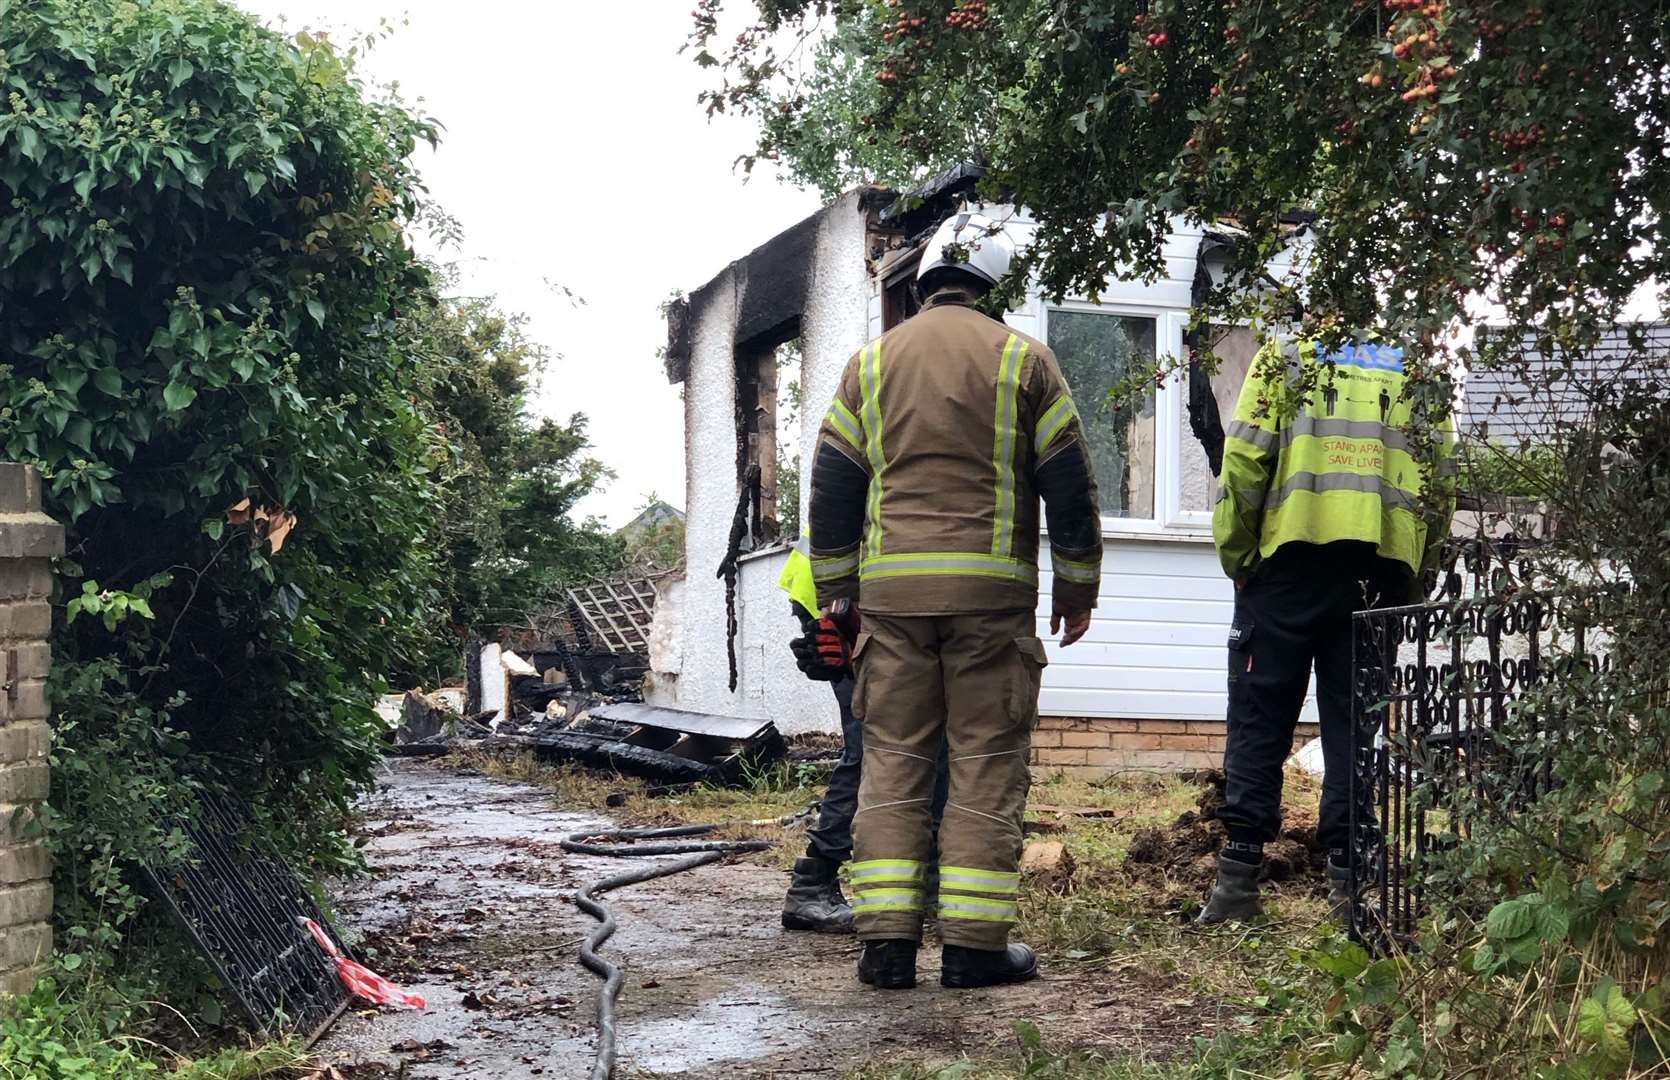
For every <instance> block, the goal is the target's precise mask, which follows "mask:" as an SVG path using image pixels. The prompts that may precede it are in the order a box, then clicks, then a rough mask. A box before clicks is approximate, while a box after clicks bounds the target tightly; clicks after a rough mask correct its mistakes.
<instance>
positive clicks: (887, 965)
mask: <svg viewBox="0 0 1670 1080" xmlns="http://www.w3.org/2000/svg"><path fill="white" fill-rule="evenodd" d="M858 981H859V982H861V983H863V984H864V985H866V986H873V987H875V988H876V989H878V990H909V989H910V988H911V987H913V986H915V985H916V942H914V941H907V940H902V939H899V940H891V941H866V942H865V943H864V953H863V955H861V956H860V957H859V958H858Z"/></svg>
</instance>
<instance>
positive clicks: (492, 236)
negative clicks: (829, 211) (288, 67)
mask: <svg viewBox="0 0 1670 1080" xmlns="http://www.w3.org/2000/svg"><path fill="white" fill-rule="evenodd" d="M238 2H239V3H241V4H242V6H243V7H245V8H246V9H247V10H249V11H252V12H254V13H255V14H257V15H259V16H260V17H262V18H263V19H265V20H267V21H268V22H269V23H276V22H277V20H278V19H279V18H280V17H282V18H284V19H285V20H286V25H287V26H288V27H289V28H290V29H292V30H295V29H299V28H303V27H321V26H323V27H328V28H331V29H332V30H333V37H335V38H337V40H339V41H341V40H343V33H344V32H345V31H347V30H372V29H375V28H376V27H377V25H378V21H379V20H380V19H382V18H385V17H386V18H389V19H391V20H392V21H395V22H399V21H401V20H405V22H406V25H404V26H398V27H397V28H396V30H395V33H394V35H393V37H391V38H390V39H388V40H387V41H385V42H383V43H382V44H380V45H378V46H377V48H376V49H375V50H374V51H373V53H372V54H371V57H370V58H369V60H368V61H367V62H366V64H365V66H364V69H363V70H364V71H365V72H366V73H367V74H368V75H369V76H371V77H372V78H374V79H376V80H377V81H379V82H397V83H398V84H399V86H400V90H401V93H402V95H403V96H404V97H405V98H406V99H407V100H408V101H411V102H418V101H421V104H422V111H423V112H425V113H426V114H428V115H430V116H433V117H435V118H436V119H438V120H440V121H441V123H443V124H444V125H446V133H445V136H444V140H443V141H442V143H441V147H440V149H439V150H438V151H436V152H434V153H431V152H430V151H429V150H428V149H427V148H425V149H424V150H423V151H422V152H421V153H420V155H419V165H420V167H421V168H422V171H423V175H424V177H425V179H426V180H427V182H428V184H429V188H430V191H431V193H432V195H433V196H434V197H435V198H436V199H437V200H438V201H439V202H440V204H441V205H442V206H444V207H445V208H446V209H447V211H448V212H450V213H451V214H452V215H453V216H455V217H456V218H458V219H459V221H460V222H461V224H462V225H463V228H464V240H463V244H462V246H461V248H460V249H458V250H454V251H450V252H445V253H442V257H444V258H447V259H450V260H456V261H458V262H459V263H460V266H461V269H462V270H463V272H464V274H465V279H464V282H463V288H464V290H465V291H466V292H468V293H470V294H487V293H490V294H494V295H496V296H498V298H499V299H500V301H501V302H502V304H503V305H504V306H505V307H506V308H507V309H509V310H513V311H521V312H525V313H526V314H527V315H528V316H529V318H530V320H531V322H530V330H531V332H532V335H533V336H534V337H535V338H536V339H538V340H539V341H542V342H544V343H545V344H546V345H548V346H549V347H550V348H551V349H552V351H553V352H555V353H557V354H559V358H558V359H556V360H555V361H554V362H553V364H552V367H551V370H550V372H549V374H548V375H547V376H546V379H545V383H544V385H543V386H542V387H541V390H540V394H539V396H538V399H537V401H536V402H535V410H536V411H537V412H539V413H542V414H548V415H552V416H559V417H566V416H567V415H568V414H569V413H571V412H575V411H580V412H584V413H585V414H586V415H587V416H589V417H590V418H591V428H590V431H591V438H592V442H593V443H594V444H595V447H596V449H595V451H594V452H595V454H596V456H597V457H599V458H600V459H601V460H603V461H604V462H606V463H608V464H609V465H610V466H612V467H613V468H614V469H615V471H616V472H618V473H619V474H620V475H619V478H618V479H616V480H615V481H613V483H611V484H610V486H609V489H608V490H607V491H606V492H605V493H603V494H601V495H598V496H594V497H593V498H592V499H590V500H588V501H587V502H586V503H585V504H583V506H582V512H585V513H595V514H598V515H600V516H602V517H604V518H606V519H607V520H608V521H609V522H610V523H611V524H613V525H622V524H625V522H626V521H627V520H629V519H630V518H631V516H632V514H633V512H634V509H635V508H636V507H637V505H638V504H639V502H640V501H641V500H642V498H643V496H644V495H645V494H646V493H648V492H650V491H655V492H656V493H658V494H659V495H660V496H661V497H662V498H663V499H665V500H666V501H667V502H670V503H672V504H673V505H674V506H678V507H680V508H681V509H682V508H683V505H684V415H683V411H682V408H683V407H682V405H681V403H680V401H679V395H678V388H677V387H674V386H670V385H668V383H667V379H666V376H665V374H664V373H663V371H662V368H661V365H660V363H659V362H658V361H657V360H656V358H655V350H656V348H657V347H658V346H659V345H661V344H663V343H664V342H665V341H666V327H665V325H664V323H663V322H662V320H661V317H660V314H659V312H658V310H657V308H658V306H659V305H660V303H661V302H662V301H663V300H664V299H666V297H667V296H668V294H669V293H671V292H672V290H674V289H675V288H676V289H683V290H685V291H686V292H689V291H691V290H693V289H695V288H696V287H698V286H700V285H702V284H703V283H704V282H706V281H707V280H708V279H709V278H711V277H713V276H714V275H715V274H717V273H718V272H719V271H720V270H721V269H722V268H723V267H724V266H725V264H727V263H729V262H730V261H731V260H732V259H735V258H737V257H739V256H741V255H744V254H746V253H747V252H748V251H750V250H751V249H753V248H754V247H756V246H757V245H759V244H760V243H762V242H764V241H765V240H768V239H770V238H771V237H772V236H773V235H775V234H776V233H778V232H780V231H781V230H783V229H784V228H787V227H788V226H789V225H792V224H794V223H795V222H796V221H798V220H800V219H801V218H802V217H805V216H806V215H807V214H810V213H812V212H813V211H814V210H816V209H817V208H818V206H819V205H820V200H819V198H818V197H817V195H816V194H815V193H813V192H807V191H801V190H797V189H795V188H792V187H789V186H788V185H785V184H782V183H778V182H777V181H776V180H775V179H774V178H773V177H772V176H769V175H756V177H755V178H754V179H753V180H751V181H749V182H747V183H744V181H743V179H742V176H741V174H739V173H736V172H733V170H732V168H731V162H732V161H733V159H735V157H736V156H737V155H738V154H739V153H740V152H742V151H743V150H745V149H746V148H747V147H748V146H749V144H750V143H749V140H750V135H751V132H752V128H751V126H750V125H749V124H748V123H747V122H745V121H733V120H729V119H727V118H721V119H719V120H716V121H715V122H713V123H711V124H710V123H708V121H707V119H706V116H705V114H704V113H703V111H702V110H701V109H700V108H699V107H698V106H697V104H696V92H697V91H698V90H699V89H701V88H702V87H703V86H704V85H705V83H704V79H705V78H707V76H705V75H704V73H703V72H701V71H700V70H699V69H698V68H697V67H696V65H695V64H694V63H692V62H691V60H690V58H689V56H688V55H684V56H681V55H679V52H678V48H679V45H680V44H682V43H683V41H684V37H685V34H686V31H687V30H688V28H689V26H690V8H691V0H632V2H631V3H629V4H628V3H618V4H599V3H595V2H588V3H581V2H579V0H555V2H548V3H528V2H518V0H466V2H462V3H461V2H459V0H238ZM547 281H550V282H555V283H558V284H560V285H563V286H566V287H567V288H570V289H572V290H574V291H575V292H576V293H578V294H579V295H580V296H581V297H583V298H584V299H585V301H586V302H585V304H584V305H583V306H581V307H574V306H572V305H571V304H570V303H569V301H568V300H567V299H565V298H564V297H563V296H562V295H561V294H560V293H558V292H555V291H553V290H552V289H551V288H549V287H548V286H547V285H546V284H545V283H546V282H547Z"/></svg>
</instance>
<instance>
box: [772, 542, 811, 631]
mask: <svg viewBox="0 0 1670 1080" xmlns="http://www.w3.org/2000/svg"><path fill="white" fill-rule="evenodd" d="M811 552H812V539H811V537H809V536H805V535H802V536H801V538H800V540H799V541H798V542H797V543H796V544H795V545H794V549H793V550H791V551H790V552H789V561H788V562H786V563H784V564H783V573H782V576H780V577H779V578H778V579H777V587H778V588H779V589H782V590H783V591H784V592H786V593H788V594H789V599H790V600H793V601H794V602H795V603H797V604H799V605H800V606H801V607H803V608H805V609H806V613H807V614H809V615H811V616H812V617H813V618H816V617H817V615H818V583H817V580H816V579H815V578H814V577H813V576H812V555H811Z"/></svg>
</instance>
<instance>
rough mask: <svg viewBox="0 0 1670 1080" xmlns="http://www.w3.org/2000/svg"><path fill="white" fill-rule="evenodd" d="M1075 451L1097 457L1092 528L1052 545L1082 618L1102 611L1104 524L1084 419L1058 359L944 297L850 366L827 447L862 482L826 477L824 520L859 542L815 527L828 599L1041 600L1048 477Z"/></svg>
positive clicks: (817, 564) (1060, 592)
mask: <svg viewBox="0 0 1670 1080" xmlns="http://www.w3.org/2000/svg"><path fill="white" fill-rule="evenodd" d="M1070 447H1071V448H1076V451H1077V454H1076V456H1077V457H1082V458H1083V460H1084V462H1086V464H1085V465H1083V466H1076V467H1075V471H1073V472H1072V475H1073V476H1074V477H1075V478H1076V479H1074V480H1073V481H1071V484H1070V486H1071V488H1072V495H1073V499H1072V502H1073V504H1074V505H1075V506H1082V507H1083V508H1084V512H1083V513H1080V514H1077V515H1075V516H1076V517H1087V518H1088V519H1093V520H1091V521H1090V522H1089V524H1088V528H1086V527H1085V526H1084V524H1082V523H1081V526H1080V527H1079V528H1078V529H1076V530H1072V531H1071V532H1070V533H1069V532H1063V533H1062V535H1064V536H1069V537H1070V539H1069V541H1068V543H1066V544H1057V543H1052V544H1051V555H1052V566H1051V569H1052V571H1053V572H1054V590H1055V596H1056V599H1057V600H1058V601H1059V602H1062V603H1064V604H1066V605H1067V606H1068V607H1070V608H1073V609H1076V610H1083V609H1088V608H1092V607H1094V606H1095V604H1096V596H1097V593H1098V584H1099V581H1100V578H1101V565H1102V546H1101V530H1100V525H1099V518H1096V515H1095V506H1096V492H1095V479H1094V477H1093V476H1091V475H1090V473H1089V469H1088V464H1087V463H1088V454H1087V453H1086V452H1085V446H1084V435H1083V431H1082V428H1081V425H1080V422H1079V417H1078V410H1077V408H1076V407H1075V406H1074V404H1073V399H1072V395H1071V393H1069V391H1068V388H1067V383H1066V380H1065V379H1064V378H1063V377H1062V375H1061V369H1060V367H1058V366H1057V364H1056V360H1055V356H1054V355H1053V354H1052V353H1051V352H1050V350H1049V349H1048V348H1046V347H1045V346H1044V345H1042V344H1041V343H1039V342H1037V341H1035V340H1033V339H1032V338H1030V337H1027V336H1026V335H1025V334H1019V333H1016V332H1015V331H1013V330H1011V329H1009V327H1008V326H1006V325H1004V324H1003V323H1001V322H998V321H996V320H994V319H990V318H987V317H986V316H985V315H982V314H980V313H979V312H977V311H975V310H974V309H973V308H972V307H969V306H967V304H966V303H962V302H956V301H951V302H947V301H945V300H944V299H943V298H942V297H936V298H935V301H934V302H932V303H930V305H929V306H928V307H926V308H925V309H924V310H923V311H921V312H920V313H919V314H917V315H916V316H915V317H913V318H911V319H910V320H908V321H906V322H905V323H903V324H901V325H899V326H897V327H895V328H894V329H892V330H890V331H889V332H888V333H886V334H885V335H883V336H882V337H881V338H879V339H877V340H875V341H872V342H871V343H870V344H869V345H867V346H865V347H864V348H863V349H862V350H860V351H859V353H858V355H857V356H855V357H853V358H852V360H851V361H850V362H849V363H848V364H847V367H846V371H845V372H844V373H843V375H842V377H841V383H840V386H839V388H838V389H837V391H836V394H835V400H834V402H833V403H832V404H831V405H830V407H829V412H828V414H827V415H826V416H825V418H824V422H823V429H822V431H821V433H820V435H819V444H818V451H817V453H818V454H819V455H820V456H821V455H826V454H829V453H831V452H838V453H839V454H841V455H844V457H845V458H846V459H847V462H850V463H851V464H850V465H849V464H847V462H840V463H839V464H840V465H841V468H842V469H849V470H850V469H852V468H853V467H854V466H856V467H857V468H858V469H861V470H862V471H863V476H861V477H860V478H859V482H858V483H857V484H855V485H852V486H851V487H850V488H848V487H846V486H842V487H841V488H840V489H839V490H836V489H835V488H833V487H832V486H831V485H830V484H828V483H823V484H820V481H819V477H820V475H821V476H831V475H833V474H832V473H827V472H823V471H821V470H820V469H818V468H816V467H814V470H813V478H812V498H811V514H810V517H811V519H812V520H813V521H814V522H816V521H840V522H843V523H845V522H850V523H851V525H852V528H851V533H852V536H851V537H847V536H843V535H841V534H840V531H837V532H836V533H833V534H826V533H825V532H824V531H823V527H822V526H818V527H817V528H816V529H814V535H813V540H814V543H813V547H812V567H813V571H814V574H815V577H816V580H817V585H818V595H819V598H820V600H821V601H822V602H823V603H824V604H825V605H827V604H828V602H829V601H830V600H831V599H834V598H835V597H837V596H849V597H854V598H856V599H857V600H858V602H859V604H860V606H861V607H863V608H864V609H865V610H869V611H876V612H886V613H892V614H941V613H943V614H952V613H958V612H972V611H995V610H1003V609H1013V608H1030V607H1033V606H1035V605H1036V604H1037V600H1038V552H1039V547H1040V544H1039V532H1040V530H1039V507H1038V503H1039V487H1038V485H1037V484H1036V483H1035V480H1036V477H1037V473H1038V470H1039V468H1040V467H1042V466H1046V465H1048V464H1050V463H1051V462H1053V461H1055V460H1057V459H1058V458H1061V457H1062V455H1063V453H1064V451H1066V450H1067V449H1068V448H1070ZM838 471H839V470H837V472H838ZM854 475H857V474H854ZM1057 486H1058V487H1059V486H1060V485H1059V483H1058V484H1057ZM1054 490H1055V488H1052V489H1051V491H1054ZM834 503H839V504H840V505H832V504H834ZM860 503H862V506H860V505H859V504H860ZM1066 503H1067V500H1065V499H1063V500H1062V505H1066ZM1056 516H1057V515H1056V512H1055V511H1054V510H1052V511H1051V535H1052V537H1053V536H1055V535H1056V533H1057V530H1056ZM1063 516H1065V515H1063ZM860 517H861V519H862V529H861V530H860V529H859V528H858V522H859V520H860ZM853 538H856V542H851V540H852V539H853ZM822 544H832V545H833V544H840V545H841V546H832V547H823V546H820V545H822Z"/></svg>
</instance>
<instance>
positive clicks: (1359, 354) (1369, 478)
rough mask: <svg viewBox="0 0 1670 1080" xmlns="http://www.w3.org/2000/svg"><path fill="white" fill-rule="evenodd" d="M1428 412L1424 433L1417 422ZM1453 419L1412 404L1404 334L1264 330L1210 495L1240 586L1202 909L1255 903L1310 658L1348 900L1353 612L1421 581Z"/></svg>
mask: <svg viewBox="0 0 1670 1080" xmlns="http://www.w3.org/2000/svg"><path fill="white" fill-rule="evenodd" d="M1429 412H1430V413H1431V415H1427V414H1428V413H1429ZM1423 429H1424V431H1425V432H1426V435H1427V438H1425V439H1424V440H1423V439H1422V438H1420V437H1418V436H1417V435H1416V434H1415V433H1416V432H1419V431H1422V430H1423ZM1453 431H1454V426H1453V422H1452V421H1451V420H1450V418H1449V415H1448V407H1447V403H1446V402H1444V401H1442V400H1439V401H1438V402H1437V403H1436V408H1432V407H1430V405H1429V404H1428V403H1423V405H1422V407H1421V409H1420V410H1419V411H1417V410H1416V408H1415V403H1414V402H1413V401H1412V395H1411V394H1410V393H1409V392H1408V389H1407V387H1406V384H1405V381H1404V372H1403V350H1402V349H1400V348H1397V347H1393V346H1385V345H1378V344H1373V343H1362V344H1357V345H1351V346H1346V347H1345V348H1343V349H1340V350H1338V351H1336V352H1334V353H1331V354H1327V355H1320V354H1319V352H1318V350H1317V349H1316V348H1315V346H1314V345H1312V344H1311V343H1309V342H1302V343H1300V342H1289V343H1285V344H1284V343H1281V342H1271V343H1270V344H1268V345H1267V346H1265V347H1264V348H1263V349H1262V350H1260V352H1259V354H1258V356H1257V357H1256V358H1255V359H1254V362H1253V368H1252V370H1251V371H1250V372H1249V373H1248V375H1247V381H1246V383H1245V384H1244V385H1243V387H1242V389H1241V397H1240V402H1239V404H1238V405H1237V407H1236V411H1235V419H1234V422H1233V423H1231V424H1230V426H1229V429H1228V431H1227V432H1226V436H1227V437H1226V439H1225V441H1224V462H1223V474H1222V487H1221V489H1220V492H1219V496H1218V503H1217V506H1216V508H1215V510H1214V512H1213V532H1214V535H1215V537H1216V540H1217V545H1218V555H1219V558H1220V559H1221V561H1222V562H1223V567H1224V572H1225V573H1226V574H1228V575H1229V576H1230V577H1231V578H1232V579H1233V580H1234V582H1235V589H1236V594H1235V616H1234V620H1233V622H1232V624H1231V627H1230V632H1229V658H1228V659H1229V716H1228V727H1229V730H1228V737H1227V740H1226V745H1225V748H1224V773H1225V774H1226V777H1227V782H1226V787H1225V791H1224V806H1223V807H1222V809H1220V810H1219V812H1218V817H1219V819H1220V820H1221V821H1222V822H1223V824H1224V830H1225V833H1226V834H1227V837H1228V842H1227V843H1226V844H1225V845H1224V849H1223V852H1222V854H1221V855H1220V856H1219V858H1218V880H1217V884H1216V886H1215V887H1214V888H1213V890H1212V895H1211V897H1210V899H1209V900H1208V901H1207V903H1206V907H1205V909H1204V910H1203V911H1202V912H1201V916H1200V921H1201V922H1205V923H1215V922H1224V921H1227V920H1245V919H1250V918H1254V917H1256V916H1257V915H1259V914H1260V913H1261V912H1262V910H1263V909H1262V906H1261V904H1260V902H1259V896H1258V874H1259V869H1260V865H1261V863H1262V861H1263V852H1264V845H1265V844H1266V843H1268V842H1269V841H1271V840H1274V839H1275V838H1276V837H1277V835H1278V834H1279V832H1280V830H1281V796H1282V767H1283V765H1284V764H1285V763H1286V761H1287V758H1288V756H1289V754H1291V753H1292V750H1293V733H1294V729H1295V728H1296V727H1297V725H1298V722H1299V713H1300V710H1301V709H1302V708H1303V707H1304V702H1305V691H1306V689H1307V688H1308V686H1309V684H1310V678H1311V670H1312V667H1313V665H1314V667H1315V671H1316V687H1317V690H1316V697H1317V700H1316V707H1317V714H1318V719H1319V720H1320V726H1321V729H1322V757H1323V766H1324V776H1323V781H1322V806H1321V814H1320V824H1319V826H1318V830H1317V832H1318V839H1319V840H1320V841H1321V843H1322V844H1323V845H1325V846H1326V847H1327V848H1328V850H1329V856H1328V877H1329V882H1330V891H1329V900H1330V903H1331V905H1332V908H1333V910H1334V912H1335V913H1336V914H1339V913H1342V912H1343V910H1344V908H1345V907H1346V906H1347V905H1348V904H1349V901H1350V897H1349V894H1348V892H1347V883H1348V880H1349V862H1348V848H1349V844H1350V836H1349V832H1350V818H1351V768H1352V761H1351V723H1352V719H1351V641H1352V627H1351V616H1352V614H1353V613H1354V612H1356V611H1361V610H1363V609H1365V608H1371V607H1377V606H1382V605H1384V604H1387V603H1394V604H1395V603H1404V602H1407V601H1410V600H1413V599H1417V598H1418V597H1419V595H1420V593H1421V591H1422V590H1421V589H1420V587H1419V586H1420V583H1421V582H1422V580H1423V576H1424V573H1425V572H1426V571H1427V570H1430V569H1432V567H1433V566H1434V565H1435V563H1436V561H1437V556H1438V551H1439V547H1440V545H1441V544H1442V542H1443V540H1444V537H1445V536H1447V535H1448V533H1449V524H1450V516H1451V514H1452V512H1453V510H1454V505H1455V503H1454V495H1453V486H1454V485H1453V482H1452V476H1453V471H1454V466H1453V460H1452V459H1451V457H1450V446H1451V443H1452V442H1453ZM1367 809H1368V808H1366V807H1365V808H1364V811H1365V813H1366V812H1367Z"/></svg>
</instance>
